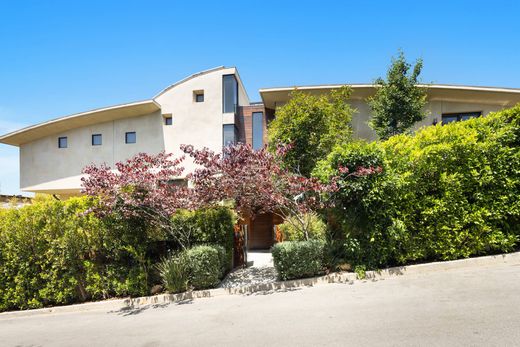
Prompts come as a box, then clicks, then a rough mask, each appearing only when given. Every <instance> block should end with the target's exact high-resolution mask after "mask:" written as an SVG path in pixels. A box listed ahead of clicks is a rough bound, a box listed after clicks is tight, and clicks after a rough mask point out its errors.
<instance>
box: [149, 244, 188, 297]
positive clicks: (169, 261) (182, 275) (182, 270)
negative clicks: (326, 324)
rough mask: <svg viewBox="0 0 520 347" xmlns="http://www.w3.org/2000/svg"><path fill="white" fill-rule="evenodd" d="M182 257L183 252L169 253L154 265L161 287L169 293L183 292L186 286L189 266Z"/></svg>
mask: <svg viewBox="0 0 520 347" xmlns="http://www.w3.org/2000/svg"><path fill="white" fill-rule="evenodd" d="M184 257H185V255H184V253H181V254H179V255H171V256H169V257H166V258H164V259H162V260H161V261H160V262H159V263H158V264H157V265H156V269H157V271H158V272H159V276H160V277H161V281H162V284H163V287H164V288H166V290H168V291H169V292H170V293H180V292H184V291H186V290H187V288H188V271H189V268H188V266H187V263H186V261H185V259H184Z"/></svg>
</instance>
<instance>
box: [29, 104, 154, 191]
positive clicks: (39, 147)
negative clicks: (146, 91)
mask: <svg viewBox="0 0 520 347" xmlns="http://www.w3.org/2000/svg"><path fill="white" fill-rule="evenodd" d="M162 124H163V122H162V116H161V114H160V112H154V113H151V114H148V115H143V116H138V117H133V118H126V119H119V120H114V121H110V122H105V123H100V124H96V125H93V126H88V127H82V128H77V129H73V130H70V131H67V132H63V133H59V134H55V135H52V136H47V137H44V138H41V139H39V140H36V141H33V142H29V143H27V144H24V145H22V146H20V186H21V188H22V190H29V191H36V189H32V188H31V187H33V186H37V185H41V187H40V188H39V189H42V190H45V191H47V190H48V191H52V190H64V189H65V190H70V189H79V188H80V187H81V181H80V175H81V170H82V169H83V168H84V167H85V166H86V165H89V164H101V163H106V164H107V165H109V166H112V167H113V166H114V164H115V162H118V161H121V160H125V159H127V158H130V157H131V156H133V155H135V154H137V153H139V152H148V153H158V152H160V151H161V150H163V149H164V139H163V136H162V134H163V131H162V126H163V125H162ZM129 131H135V132H136V137H137V142H136V143H135V144H126V143H125V132H129ZM93 134H102V145H100V146H92V135H93ZM62 136H66V137H67V148H58V137H62ZM39 189H38V190H39Z"/></svg>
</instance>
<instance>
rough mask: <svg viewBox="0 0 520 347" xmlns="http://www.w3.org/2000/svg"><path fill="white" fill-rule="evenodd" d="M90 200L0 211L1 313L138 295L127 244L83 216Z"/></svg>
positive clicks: (141, 277) (141, 282)
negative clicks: (3, 311) (2, 311)
mask: <svg viewBox="0 0 520 347" xmlns="http://www.w3.org/2000/svg"><path fill="white" fill-rule="evenodd" d="M93 203H94V201H93V200H91V199H89V198H73V199H70V200H68V201H65V202H63V201H59V200H56V199H53V198H38V199H36V201H35V202H34V203H33V204H31V205H27V206H24V207H22V208H19V209H16V208H12V209H0V311H1V310H9V309H28V308H38V307H43V306H48V305H56V304H68V303H73V302H78V301H85V300H88V299H101V298H107V297H110V296H122V295H129V294H135V295H137V294H141V293H142V292H143V291H146V290H147V287H146V283H145V282H146V277H147V276H146V274H145V273H143V271H142V270H143V268H142V267H141V266H140V265H139V262H138V261H137V259H136V258H135V257H134V254H133V253H132V251H131V247H128V246H129V245H127V244H124V243H122V242H121V240H120V238H119V236H118V235H117V234H114V233H112V232H109V229H108V226H107V225H106V224H104V223H103V222H102V221H100V220H99V219H97V218H96V217H94V216H93V215H92V214H90V213H87V214H85V211H87V210H88V209H89V208H90V207H91V206H92V204H93Z"/></svg>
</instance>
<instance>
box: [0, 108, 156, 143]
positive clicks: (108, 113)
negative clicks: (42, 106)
mask: <svg viewBox="0 0 520 347" xmlns="http://www.w3.org/2000/svg"><path fill="white" fill-rule="evenodd" d="M160 109H161V106H160V105H159V104H158V103H156V102H155V101H153V100H145V101H138V102H132V103H128V104H122V105H115V106H109V107H105V108H98V109H94V110H91V111H87V112H81V113H76V114H72V115H70V116H65V117H61V118H56V119H52V120H49V121H46V122H43V123H39V124H36V125H31V126H28V127H25V128H22V129H20V130H16V131H13V132H11V133H9V134H6V135H3V136H0V143H5V144H8V145H13V146H20V145H22V144H24V143H27V142H30V141H33V140H36V139H39V138H42V137H45V136H49V135H52V134H57V133H60V132H64V131H67V130H71V129H75V128H79V127H83V126H88V125H92V124H97V123H102V122H108V121H112V120H116V119H121V118H129V117H137V116H141V115H145V114H148V113H152V112H155V111H157V110H160Z"/></svg>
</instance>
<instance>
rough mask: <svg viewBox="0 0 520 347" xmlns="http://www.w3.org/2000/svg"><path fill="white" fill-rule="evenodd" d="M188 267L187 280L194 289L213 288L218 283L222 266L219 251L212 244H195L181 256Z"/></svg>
mask: <svg viewBox="0 0 520 347" xmlns="http://www.w3.org/2000/svg"><path fill="white" fill-rule="evenodd" d="M181 259H182V260H183V261H185V262H186V266H187V268H188V278H189V279H188V282H189V284H190V285H191V286H192V287H193V288H194V289H207V288H213V287H215V286H216V285H218V284H219V282H220V280H219V278H220V277H221V274H222V266H221V261H220V257H219V251H218V250H217V249H216V248H215V247H212V246H206V245H202V246H195V247H193V248H190V249H188V250H186V251H185V252H184V255H183V256H182V258H181Z"/></svg>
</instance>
